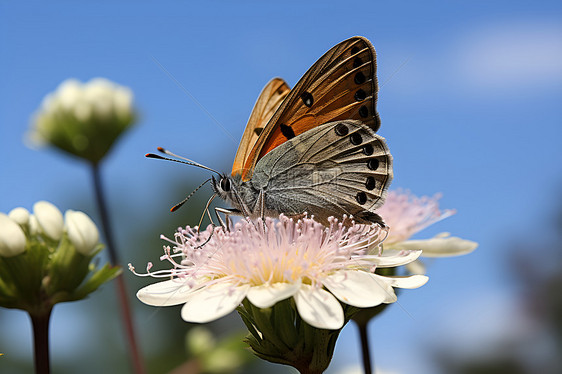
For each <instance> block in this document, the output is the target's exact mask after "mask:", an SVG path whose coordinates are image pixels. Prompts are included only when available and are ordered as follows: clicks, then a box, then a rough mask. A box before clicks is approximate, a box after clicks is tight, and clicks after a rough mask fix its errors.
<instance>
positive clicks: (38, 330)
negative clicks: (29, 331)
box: [29, 309, 52, 374]
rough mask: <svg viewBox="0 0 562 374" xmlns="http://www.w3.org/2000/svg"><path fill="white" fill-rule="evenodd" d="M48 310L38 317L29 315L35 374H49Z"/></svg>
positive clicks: (49, 312) (49, 313) (49, 316)
mask: <svg viewBox="0 0 562 374" xmlns="http://www.w3.org/2000/svg"><path fill="white" fill-rule="evenodd" d="M51 311H52V309H49V310H48V311H47V312H46V313H41V314H38V315H35V314H30V315H29V317H30V318H31V323H32V325H33V348H34V351H33V353H34V360H35V373H36V374H49V372H50V364H49V321H50V318H51Z"/></svg>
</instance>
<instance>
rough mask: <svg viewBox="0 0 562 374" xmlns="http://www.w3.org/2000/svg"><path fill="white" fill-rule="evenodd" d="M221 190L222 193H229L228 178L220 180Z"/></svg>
mask: <svg viewBox="0 0 562 374" xmlns="http://www.w3.org/2000/svg"><path fill="white" fill-rule="evenodd" d="M221 190H223V191H224V192H228V191H230V179H228V178H222V179H221Z"/></svg>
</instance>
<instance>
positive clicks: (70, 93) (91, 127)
mask: <svg viewBox="0 0 562 374" xmlns="http://www.w3.org/2000/svg"><path fill="white" fill-rule="evenodd" d="M134 119H135V111H134V109H133V94H132V92H131V90H130V89H129V88H127V87H124V86H121V85H118V84H116V83H114V82H111V81H109V80H107V79H105V78H94V79H92V80H90V81H89V82H86V83H82V82H80V81H78V80H76V79H68V80H66V81H64V82H62V83H61V84H60V85H59V86H58V88H57V89H56V91H55V92H52V93H50V94H48V95H47V96H46V97H45V98H44V99H43V102H42V104H41V107H40V108H39V110H38V111H37V112H36V113H35V114H34V116H33V118H32V126H31V130H30V132H29V134H28V138H29V140H31V142H32V143H33V144H36V145H43V144H49V145H52V146H55V147H57V148H59V149H61V150H63V151H65V152H68V153H70V154H72V155H74V156H78V157H80V158H83V159H85V160H88V161H91V162H93V163H97V162H99V161H100V160H101V159H102V158H103V157H104V156H105V154H106V153H107V152H108V151H109V150H110V148H111V146H112V145H113V143H114V142H115V141H116V140H117V138H118V137H119V136H120V135H121V134H122V133H123V132H124V131H125V130H127V129H128V128H129V127H130V126H131V125H132V123H133V121H134Z"/></svg>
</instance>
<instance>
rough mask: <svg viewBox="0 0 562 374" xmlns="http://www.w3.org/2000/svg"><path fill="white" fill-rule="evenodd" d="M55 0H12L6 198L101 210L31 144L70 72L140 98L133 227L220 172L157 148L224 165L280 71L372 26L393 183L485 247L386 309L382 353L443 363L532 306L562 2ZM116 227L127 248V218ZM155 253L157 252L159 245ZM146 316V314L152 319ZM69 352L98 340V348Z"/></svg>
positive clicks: (4, 143)
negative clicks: (34, 117) (437, 353)
mask: <svg viewBox="0 0 562 374" xmlns="http://www.w3.org/2000/svg"><path fill="white" fill-rule="evenodd" d="M52 3H53V4H51V5H49V6H47V5H46V4H44V3H40V2H24V3H17V4H16V3H10V2H7V1H1V2H0V50H1V51H2V52H1V54H0V82H1V83H0V152H1V153H0V154H1V160H2V161H1V162H0V176H1V182H0V196H2V198H1V199H0V211H2V212H8V211H9V210H11V209H12V208H14V207H16V206H24V207H26V208H28V209H30V208H31V206H32V205H33V203H34V202H36V201H38V200H42V199H45V200H49V201H51V202H53V203H55V204H56V205H57V206H59V207H60V208H61V209H62V210H65V209H70V208H80V207H81V208H83V209H88V208H90V209H91V208H92V206H91V203H90V202H88V199H90V198H91V187H90V184H89V175H88V173H87V170H86V169H85V168H84V165H82V164H81V163H80V162H78V161H75V160H71V159H68V158H66V157H63V156H61V155H60V154H58V153H57V152H55V151H52V150H39V151H37V150H32V149H30V148H28V147H27V146H25V144H24V142H23V138H24V134H25V132H26V130H27V128H28V126H29V119H30V116H31V114H32V113H33V112H34V111H35V110H36V109H37V108H38V106H39V104H40V102H41V100H42V98H43V97H44V96H45V95H46V94H47V93H49V92H51V91H53V90H54V89H55V88H56V87H57V86H58V84H59V83H60V82H62V81H63V80H65V79H67V78H77V79H80V80H83V81H84V80H89V79H91V78H93V77H98V76H101V77H106V78H108V79H111V80H113V81H115V82H117V83H119V84H122V85H126V86H128V87H130V88H131V89H132V90H133V92H134V94H135V103H136V107H137V108H138V110H139V113H140V120H139V121H138V123H137V126H136V127H135V128H134V129H133V130H132V131H131V132H130V133H128V134H127V135H126V136H125V137H124V138H123V139H122V140H121V141H120V142H119V144H118V145H117V147H116V148H115V149H114V150H113V152H112V154H111V156H110V157H109V158H108V159H107V160H106V161H105V164H104V170H103V172H104V176H105V183H106V186H107V188H108V191H109V195H110V196H109V199H110V202H111V203H112V204H114V206H115V207H116V208H114V214H115V215H116V217H119V218H117V219H116V221H117V222H119V223H120V224H122V225H124V226H126V227H128V230H124V231H123V232H127V233H134V226H135V225H136V224H138V225H139V227H141V226H142V225H150V224H151V220H152V219H153V218H152V217H154V216H156V215H157V214H161V213H162V210H166V209H167V208H168V207H169V206H171V205H173V204H174V203H176V202H177V198H176V197H167V196H166V193H167V192H169V191H170V188H175V189H180V188H181V186H182V184H185V183H187V184H189V186H191V185H195V184H197V183H198V182H200V181H203V180H204V179H205V178H206V173H205V172H203V171H199V170H193V169H190V168H185V167H182V166H180V165H175V164H166V163H162V162H160V163H159V162H155V161H152V160H146V159H144V157H143V155H144V154H145V153H146V152H148V151H152V150H154V149H155V147H156V146H165V147H167V148H169V149H172V150H174V151H175V152H177V153H180V154H182V155H185V156H187V157H189V158H192V159H195V160H197V161H199V162H202V163H204V164H206V165H208V166H210V167H213V168H216V169H221V170H224V171H228V170H229V169H230V166H231V164H232V160H233V157H234V153H235V151H236V147H237V145H238V139H239V138H240V136H241V135H242V132H243V130H244V126H245V123H246V120H247V118H248V116H249V114H250V110H251V108H252V106H253V104H254V102H255V99H256V98H257V95H258V94H259V92H260V90H261V88H262V87H263V86H264V85H265V83H267V81H268V80H269V79H270V78H272V77H274V76H280V77H282V78H284V79H285V80H287V82H288V83H289V84H290V85H291V86H293V85H294V84H295V83H296V82H297V80H298V79H299V78H300V76H301V75H302V74H303V73H304V72H305V71H306V70H307V69H308V68H309V67H310V65H312V64H313V63H314V62H315V61H316V59H317V58H319V57H320V56H321V55H322V54H323V53H324V52H325V51H327V50H328V49H329V48H330V47H332V46H333V45H335V44H336V43H338V42H340V41H342V40H343V39H346V38H348V37H350V36H353V35H362V36H365V37H367V38H368V39H370V40H371V41H372V43H373V45H374V46H375V48H376V50H377V58H378V77H379V82H380V84H381V87H380V92H379V103H378V109H379V113H380V115H381V118H382V127H381V130H380V131H379V133H380V134H381V135H383V136H384V137H386V138H387V140H388V143H389V146H390V149H391V152H392V154H393V155H394V158H395V179H394V181H393V184H392V187H393V188H398V187H401V188H406V189H410V190H411V191H412V192H413V193H415V194H418V195H423V194H428V195H433V194H434V193H437V192H441V193H443V198H442V200H441V205H442V207H444V208H455V209H457V211H458V213H457V215H455V216H453V217H452V218H449V219H447V220H445V221H443V222H441V223H439V224H437V225H435V227H431V228H429V229H428V230H426V231H424V232H423V233H421V234H420V235H419V236H418V237H419V238H423V237H429V236H432V235H434V234H436V233H439V232H442V231H449V232H451V233H453V234H454V235H457V236H461V237H465V238H468V239H472V240H475V241H478V242H479V243H480V247H479V248H478V250H477V251H476V252H474V253H473V254H471V255H469V256H465V257H459V258H454V259H443V260H438V261H434V262H432V263H431V265H430V268H429V275H430V278H431V280H430V282H429V283H428V284H427V285H426V286H424V288H422V289H420V290H416V291H409V292H405V293H403V294H402V295H401V299H400V306H398V305H395V306H394V307H393V308H392V309H391V310H389V311H387V313H385V314H384V315H383V316H382V317H381V318H380V319H379V320H378V321H375V322H373V323H372V324H371V326H370V328H371V330H372V334H373V337H374V341H375V342H374V354H375V357H376V361H377V363H378V364H379V365H380V366H381V367H383V368H387V369H391V370H396V371H399V372H402V373H414V372H415V373H424V372H427V373H431V372H432V366H431V362H430V361H431V359H430V357H428V349H429V348H428V347H431V346H433V345H435V344H438V343H439V342H450V344H452V345H455V344H457V345H458V346H459V349H460V348H467V347H470V346H471V344H472V345H474V344H475V343H476V342H478V341H481V340H489V341H493V339H494V338H495V337H497V336H500V335H501V334H502V331H503V330H502V328H500V327H501V326H503V324H501V323H499V322H500V321H504V322H505V320H506V319H505V318H500V317H499V316H505V315H507V316H508V317H509V316H511V317H513V320H515V319H516V318H517V313H518V312H517V310H514V308H513V304H514V294H515V291H516V289H515V287H514V286H513V285H512V283H513V275H510V276H508V275H507V272H508V266H507V263H508V258H509V256H510V246H512V245H514V244H515V243H518V242H520V241H527V242H528V241H529V240H530V239H532V238H530V237H529V235H538V236H540V235H541V234H542V233H543V231H544V230H545V229H543V228H544V227H546V226H548V222H549V220H550V219H551V218H552V217H553V215H554V213H555V209H556V208H557V207H558V205H559V204H558V203H557V202H558V201H559V191H560V190H561V188H562V173H561V172H562V163H561V162H560V161H561V160H562V147H560V139H561V138H562V126H561V125H562V107H561V105H560V102H561V99H562V39H561V38H560V36H561V35H562V3H561V2H560V1H537V2H527V1H495V2H485V1H471V2H463V3H461V2H437V1H425V2H416V1H404V2H399V3H398V2H378V1H377V2H363V3H355V4H351V3H349V4H347V5H343V4H342V2H335V1H322V2H320V1H310V2H296V1H285V2H282V3H278V4H275V5H274V4H264V3H262V2H258V1H237V2H221V1H208V2H200V3H188V2H179V1H163V2H159V3H158V5H156V4H155V3H148V2H118V3H114V2H98V3H96V4H94V3H89V2H88V3H85V2H81V3H80V4H76V3H74V2H70V1H58V2H52ZM159 65H161V66H163V67H164V68H165V69H166V70H167V71H168V72H169V74H170V75H171V76H172V77H173V79H172V78H171V77H170V75H168V74H166V72H164V71H163V69H162V68H161V67H160V66H159ZM174 80H175V81H177V82H179V83H181V85H182V86H183V87H185V89H186V90H187V91H188V93H189V94H186V92H184V91H183V90H182V89H181V88H179V87H178V85H177V84H176V82H175V81H174ZM190 95H191V96H193V97H194V98H195V99H196V101H197V102H196V101H194V100H193V99H192V98H191V97H190ZM198 103H200V105H201V106H202V107H204V108H205V110H203V109H201V107H200V106H199V104H198ZM207 111H208V112H209V113H210V114H211V115H212V118H211V117H210V116H209V115H208V114H207V113H206V112H207ZM215 120H216V122H218V123H220V124H221V126H222V127H224V129H225V130H226V131H223V129H221V127H220V126H219V125H217V123H216V122H215ZM172 186H173V187H172ZM185 192H186V193H188V192H189V188H186V191H185ZM209 193H210V192H209V190H206V191H205V192H201V199H203V198H204V197H205V196H208V195H209ZM69 196H70V197H69ZM174 199H176V200H174ZM77 201H80V204H81V206H80V207H76V206H74V205H73V204H74V203H76V202H77ZM553 202H556V203H555V204H553ZM117 207H118V208H117ZM183 209H199V208H194V207H193V206H191V207H189V206H188V207H187V208H183ZM115 210H119V212H118V213H116V212H115ZM91 213H92V214H93V215H94V214H95V213H94V211H92V212H91ZM132 217H134V219H133V218H132ZM195 223H196V222H181V221H179V220H178V222H174V225H176V226H177V225H185V224H195ZM173 229H174V227H170V228H169V232H168V233H170V232H172V231H173ZM117 237H118V240H119V242H120V246H121V247H127V243H128V238H127V237H126V236H125V234H119V233H118V235H117ZM153 250H154V252H153V256H151V257H149V259H152V260H156V258H157V256H159V254H160V248H159V247H155V248H154V249H153ZM533 250H537V249H535V248H533ZM125 253H126V257H127V261H134V262H135V263H142V262H143V261H147V259H146V258H144V257H143V258H140V259H138V258H136V257H135V251H134V250H132V249H130V248H129V249H128V250H126V252H125ZM88 302H90V301H86V302H85V303H88ZM73 308H74V306H72V305H68V306H66V305H65V306H61V308H60V311H57V310H56V313H55V314H56V315H57V313H58V314H60V315H61V316H60V317H58V315H57V316H55V319H54V322H53V324H54V327H53V332H54V335H53V341H54V344H55V346H54V348H53V355H54V357H55V358H56V357H59V358H58V359H60V360H61V361H62V362H64V360H65V357H64V354H62V353H61V354H60V356H57V352H56V350H57V347H59V348H60V347H65V346H66V344H68V341H67V339H71V338H72V335H65V336H62V335H63V334H62V333H61V334H57V332H56V331H57V329H61V330H63V329H64V328H65V326H66V327H68V326H67V325H66V324H65V323H63V320H65V321H66V320H67V318H70V317H69V316H73V318H77V320H76V324H78V325H84V324H87V321H88V320H87V317H80V316H76V315H75V314H76V313H75V312H74V311H75V310H76V309H73ZM140 308H143V307H142V306H141V307H140ZM402 309H403V310H402ZM515 309H516V308H515ZM483 310H485V311H488V312H489V313H491V314H490V315H492V316H496V315H497V316H498V318H497V320H494V317H491V318H490V317H487V318H484V315H483V313H484V312H483ZM404 311H407V313H405V312H404ZM488 312H486V313H488ZM141 313H143V312H141ZM146 315H147V314H142V316H146ZM142 316H141V317H139V318H137V322H138V323H139V324H140V325H142V326H146V327H147V328H150V323H151V321H152V320H144V319H143V317H142ZM411 316H413V317H411ZM177 318H179V314H178V315H177ZM507 321H510V319H509V318H508V319H507ZM505 324H506V325H507V324H508V323H507V322H506V323H505ZM8 325H9V327H6V326H8ZM498 326H499V327H498ZM143 328H144V327H143ZM444 328H446V331H445V332H440V333H437V332H436V331H441V330H442V329H444ZM0 329H2V331H3V332H2V335H4V336H5V337H6V338H4V337H1V338H0V344H1V342H6V341H10V339H12V341H14V342H15V343H13V344H20V345H21V347H22V350H24V353H23V355H25V354H26V353H25V352H27V351H25V349H28V348H26V346H28V345H29V344H30V342H29V341H28V340H22V339H23V338H15V337H14V336H16V335H17V334H19V332H18V331H21V329H28V326H27V321H26V319H25V317H24V316H23V315H20V314H18V313H16V312H13V311H8V312H6V311H0ZM5 329H6V330H5ZM70 330H73V329H70ZM4 331H7V332H6V333H5V332H4ZM74 331H75V330H74ZM78 331H80V332H81V333H84V334H89V333H91V331H90V330H88V329H87V328H85V327H81V328H80V330H78ZM69 333H70V332H69ZM5 334H12V335H5ZM152 334H155V332H154V331H153V332H152ZM77 335H79V334H78V333H77ZM8 336H9V338H8ZM459 336H460V337H463V339H462V340H461V339H460V338H458V337H459ZM5 339H6V340H5ZM342 342H343V344H342ZM178 344H179V342H178ZM3 349H4V348H3V347H2V346H0V351H2V350H3ZM60 349H61V350H62V349H63V348H60ZM397 349H399V350H400V351H401V352H402V353H404V354H408V355H410V357H411V358H410V359H408V360H403V359H401V357H400V356H399V355H397V354H396V351H397ZM357 351H358V347H357V345H356V337H355V330H354V328H353V327H352V326H350V327H348V328H346V329H345V330H344V332H343V333H342V337H341V341H340V344H339V345H338V347H337V351H336V358H335V364H334V365H335V366H338V365H345V364H351V363H353V362H355V361H356V360H357ZM73 352H74V354H76V355H77V356H78V357H84V356H86V355H87V344H85V345H84V346H83V347H74V348H73ZM0 367H1V362H0Z"/></svg>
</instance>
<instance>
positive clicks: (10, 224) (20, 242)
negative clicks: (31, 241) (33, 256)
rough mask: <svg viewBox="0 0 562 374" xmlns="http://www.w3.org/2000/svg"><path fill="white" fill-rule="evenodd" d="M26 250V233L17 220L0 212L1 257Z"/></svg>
mask: <svg viewBox="0 0 562 374" xmlns="http://www.w3.org/2000/svg"><path fill="white" fill-rule="evenodd" d="M24 251H25V234H24V232H23V230H22V229H21V227H20V226H19V225H18V223H17V222H15V221H13V220H12V219H11V218H10V217H9V216H7V215H6V214H4V213H0V257H13V256H17V255H19V254H21V253H23V252H24Z"/></svg>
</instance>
